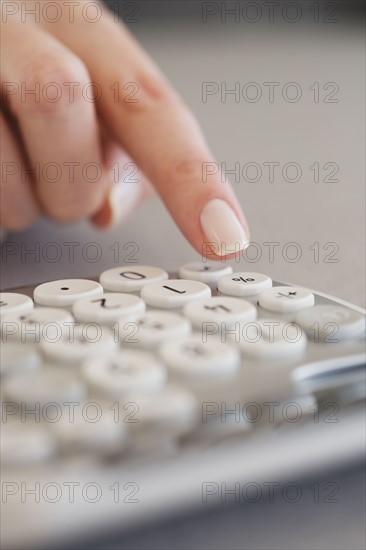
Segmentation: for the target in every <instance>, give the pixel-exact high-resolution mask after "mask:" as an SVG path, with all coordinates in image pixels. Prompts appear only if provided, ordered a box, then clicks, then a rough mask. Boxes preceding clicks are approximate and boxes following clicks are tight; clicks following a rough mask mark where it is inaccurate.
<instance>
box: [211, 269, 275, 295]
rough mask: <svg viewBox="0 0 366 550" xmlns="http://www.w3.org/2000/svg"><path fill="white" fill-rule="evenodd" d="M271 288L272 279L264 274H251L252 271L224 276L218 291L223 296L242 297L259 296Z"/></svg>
mask: <svg viewBox="0 0 366 550" xmlns="http://www.w3.org/2000/svg"><path fill="white" fill-rule="evenodd" d="M271 286H272V279H271V278H270V277H268V276H267V275H263V273H251V272H250V271H245V272H243V271H242V272H239V273H232V274H231V275H224V277H221V278H220V279H219V282H218V289H219V291H220V292H222V293H223V294H229V295H230V296H241V297H245V296H253V295H254V294H259V293H260V292H261V291H262V290H264V289H265V288H269V287H271Z"/></svg>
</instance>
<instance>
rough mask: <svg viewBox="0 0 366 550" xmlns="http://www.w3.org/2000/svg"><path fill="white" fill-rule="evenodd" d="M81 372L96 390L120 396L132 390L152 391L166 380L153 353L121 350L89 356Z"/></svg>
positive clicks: (162, 367)
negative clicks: (96, 356) (99, 357)
mask: <svg viewBox="0 0 366 550" xmlns="http://www.w3.org/2000/svg"><path fill="white" fill-rule="evenodd" d="M82 372H83V375H84V377H85V379H86V380H87V382H88V383H89V384H90V385H91V386H92V387H93V388H94V389H95V391H97V392H99V393H103V394H105V395H107V396H108V397H110V398H113V399H121V398H123V397H124V396H125V395H126V394H128V393H129V392H131V391H142V392H144V391H153V390H156V389H158V388H161V387H162V386H163V385H164V383H165V380H166V369H165V367H164V366H163V365H162V364H161V363H160V361H158V360H157V359H156V358H155V356H154V355H153V354H152V353H148V352H144V351H140V350H130V349H127V350H126V349H123V350H122V351H120V352H118V353H116V354H114V355H111V356H110V357H108V358H102V359H95V358H91V359H88V360H87V361H86V362H85V363H84V365H83V367H82Z"/></svg>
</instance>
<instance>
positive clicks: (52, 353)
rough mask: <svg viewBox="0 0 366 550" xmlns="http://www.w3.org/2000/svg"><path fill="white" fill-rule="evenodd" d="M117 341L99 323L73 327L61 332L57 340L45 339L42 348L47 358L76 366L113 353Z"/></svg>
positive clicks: (41, 344) (41, 343)
mask: <svg viewBox="0 0 366 550" xmlns="http://www.w3.org/2000/svg"><path fill="white" fill-rule="evenodd" d="M115 340H117V338H115V337H114V336H113V333H112V332H109V331H108V329H105V328H103V327H102V326H100V325H98V323H89V324H87V325H83V326H74V325H72V326H70V327H68V328H67V329H66V330H63V331H62V332H60V334H58V335H57V338H56V339H43V340H42V341H41V342H40V346H41V349H42V351H43V352H44V353H45V355H47V357H50V358H52V359H53V360H55V361H58V362H62V363H64V362H69V363H72V364H74V363H77V362H79V361H82V360H83V359H85V358H86V357H90V356H93V355H97V356H100V355H104V354H109V353H113V352H114V351H115V350H116V349H117V348H118V341H115Z"/></svg>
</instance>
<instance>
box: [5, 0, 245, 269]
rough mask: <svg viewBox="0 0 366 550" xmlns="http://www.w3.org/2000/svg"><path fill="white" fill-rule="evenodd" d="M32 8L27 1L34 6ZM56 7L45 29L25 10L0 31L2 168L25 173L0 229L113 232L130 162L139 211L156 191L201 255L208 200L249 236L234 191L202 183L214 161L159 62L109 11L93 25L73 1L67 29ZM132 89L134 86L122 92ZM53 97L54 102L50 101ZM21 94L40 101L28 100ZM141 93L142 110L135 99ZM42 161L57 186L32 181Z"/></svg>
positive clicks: (218, 182)
mask: <svg viewBox="0 0 366 550" xmlns="http://www.w3.org/2000/svg"><path fill="white" fill-rule="evenodd" d="M17 3H18V5H19V7H20V4H21V2H20V0H16V2H13V3H12V4H14V5H17ZM35 3H36V2H35V1H34V0H31V1H28V2H27V3H26V4H27V8H29V9H31V8H32V7H33V8H34V4H35ZM22 4H24V2H22ZM59 4H60V8H61V13H62V17H61V19H60V20H59V21H58V22H56V23H55V22H49V21H46V20H45V19H44V18H43V17H42V16H41V20H40V22H39V23H37V22H35V20H34V17H30V16H27V17H26V18H25V20H23V21H22V12H21V9H19V12H17V13H14V14H12V15H11V16H10V15H9V17H7V19H6V21H5V22H4V21H2V23H1V72H0V77H1V84H2V96H1V112H0V124H1V162H2V163H7V166H21V167H28V170H21V171H16V170H14V169H9V170H8V172H7V177H6V178H3V177H2V181H1V199H2V200H1V207H0V225H1V227H2V228H4V229H5V230H11V231H17V230H23V229H26V228H27V227H29V226H30V225H31V224H32V223H33V222H34V221H35V220H36V219H37V218H38V217H39V216H42V215H46V216H48V217H50V218H51V219H53V220H55V221H59V222H71V221H78V220H82V219H85V218H89V219H90V220H91V221H92V222H93V223H94V224H95V225H96V226H97V227H99V228H108V227H110V226H111V223H112V218H113V204H112V199H111V189H112V188H113V186H114V185H115V184H116V182H115V181H114V180H115V172H113V171H111V169H110V167H111V166H112V165H116V163H118V165H119V166H125V165H126V163H127V162H133V163H135V164H136V165H137V166H138V168H139V172H138V181H139V183H138V185H139V193H138V196H136V201H135V203H134V204H133V207H135V206H137V204H138V203H139V202H141V201H142V200H144V199H145V198H147V197H148V196H150V195H151V194H152V193H153V192H154V191H156V192H157V193H158V195H159V196H160V197H161V199H162V200H163V202H164V203H165V206H166V207H167V209H168V210H169V212H170V214H171V216H172V217H173V219H174V220H175V222H176V224H177V225H178V227H179V228H180V230H181V231H182V233H183V234H184V236H185V237H186V238H187V239H188V241H189V242H190V243H191V244H192V246H193V247H194V248H195V249H196V250H197V251H198V252H199V253H201V252H202V250H203V244H202V243H204V242H206V241H207V240H209V239H208V238H207V236H206V235H205V233H204V231H203V229H202V226H201V223H200V215H201V212H202V210H203V208H204V206H205V205H206V204H207V203H208V202H209V201H211V200H213V199H221V200H223V201H225V203H227V204H228V205H229V206H230V208H231V209H232V210H233V212H234V213H235V215H236V218H237V220H238V221H239V223H240V224H241V226H242V227H243V229H244V231H245V233H246V235H249V230H248V226H247V223H246V220H245V217H244V215H243V213H242V210H241V206H240V204H239V202H238V200H237V198H236V196H235V193H234V192H233V189H232V187H231V185H230V183H229V182H227V181H222V177H221V175H220V173H219V171H217V172H216V173H215V174H212V175H210V177H208V178H206V181H204V178H203V176H202V171H203V166H204V163H214V162H215V160H214V158H213V156H212V153H211V152H210V149H209V147H208V145H207V143H206V141H205V138H204V136H203V134H202V131H201V129H200V127H199V124H198V123H197V121H196V119H195V118H194V116H193V115H192V113H191V112H190V111H189V109H188V108H187V106H186V105H185V104H184V102H183V100H182V98H181V97H180V96H179V94H178V93H177V91H176V90H174V88H173V87H172V86H171V84H170V83H169V82H168V80H167V79H166V77H165V76H164V75H163V74H162V73H161V71H160V70H159V68H158V67H157V66H156V64H155V63H154V61H153V60H152V59H151V58H150V57H149V55H148V54H147V53H146V52H145V51H144V50H143V49H142V48H141V46H140V45H139V44H138V42H137V41H136V40H135V39H134V37H133V36H132V35H131V34H130V32H129V31H128V30H127V29H126V27H124V26H123V24H121V23H116V22H115V20H114V19H113V17H112V15H111V14H109V12H108V11H107V10H106V8H105V7H104V6H103V16H102V17H101V18H100V19H99V20H98V21H97V22H94V23H91V22H90V21H88V20H86V19H85V17H83V14H82V10H81V4H82V3H81V2H75V4H78V5H75V6H74V8H73V9H74V11H73V21H72V22H71V21H70V9H69V8H68V9H64V5H63V1H62V0H59ZM50 14H51V12H50ZM3 19H4V18H3ZM91 81H92V82H94V83H96V84H97V88H98V90H99V91H101V93H99V94H97V93H94V96H93V89H91V90H92V91H91V92H90V89H89V91H88V96H87V100H86V99H85V90H86V88H87V87H88V83H90V82H91ZM50 83H56V85H57V86H56V87H54V88H51V87H49V84H50ZM70 83H73V84H72V85H70ZM115 83H119V87H118V88H117V87H116V85H115ZM125 83H133V84H132V85H131V86H130V87H128V88H126V90H124V89H123V85H124V84H125ZM113 85H115V88H114V90H113ZM22 86H23V88H22ZM37 86H38V88H37ZM134 87H135V88H134ZM56 88H57V90H58V91H60V90H61V95H60V97H59V99H57V100H56V99H55V100H54V101H49V100H48V97H55V98H56V95H55V93H56V92H55V90H56ZM22 89H24V90H37V89H38V90H40V91H41V93H39V94H38V95H37V94H31V93H29V94H24V93H23V94H22V93H21V90H22ZM43 90H46V92H47V93H46V94H44V93H43ZM134 91H135V94H134V96H133V97H134V99H137V101H128V97H130V96H131V93H132V92H134ZM47 94H48V95H47ZM90 94H92V95H91V96H90ZM45 95H46V99H45V97H44V96H45ZM98 95H99V97H97V96H98ZM70 98H72V101H71V100H70ZM126 98H127V100H126ZM10 163H12V164H10ZM36 163H38V164H39V166H41V167H42V166H46V165H50V164H49V163H56V164H57V166H58V167H61V172H60V176H59V177H58V179H57V182H54V183H50V181H49V180H47V179H45V178H44V177H43V176H42V171H41V172H40V173H39V174H38V175H37V176H35V174H34V173H30V172H29V168H32V167H34V166H35V165H36ZM88 163H98V165H99V166H101V167H102V176H101V177H100V178H99V179H98V180H97V181H95V182H93V181H91V180H90V179H88V180H86V179H85V178H84V177H83V172H82V168H83V167H84V166H86V165H88ZM70 166H73V181H70ZM210 166H211V165H210ZM20 173H21V174H22V175H21V176H20ZM129 213H130V212H128V214H129ZM121 221H123V220H121ZM205 251H206V255H207V257H211V258H212V259H218V256H217V255H216V254H215V253H214V252H213V251H212V252H210V251H208V250H207V248H206V249H205ZM228 256H232V254H228Z"/></svg>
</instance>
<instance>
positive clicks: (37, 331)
mask: <svg viewBox="0 0 366 550" xmlns="http://www.w3.org/2000/svg"><path fill="white" fill-rule="evenodd" d="M73 321H74V318H73V316H72V315H71V313H69V312H68V311H67V310H65V309H59V308H51V307H36V308H35V309H33V310H32V311H31V312H30V313H23V314H21V315H7V316H6V317H5V318H4V319H2V321H1V333H2V334H3V335H4V334H10V333H11V332H13V335H12V338H13V339H16V340H18V341H19V342H22V343H27V344H34V343H39V342H40V341H41V339H42V338H49V339H54V338H56V337H57V334H59V333H61V331H62V330H63V329H64V328H65V324H66V325H68V324H70V323H72V322H73Z"/></svg>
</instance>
